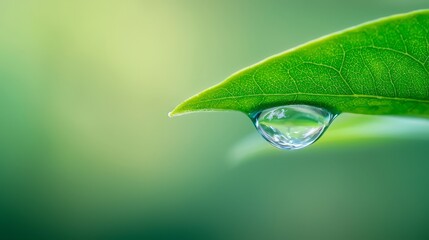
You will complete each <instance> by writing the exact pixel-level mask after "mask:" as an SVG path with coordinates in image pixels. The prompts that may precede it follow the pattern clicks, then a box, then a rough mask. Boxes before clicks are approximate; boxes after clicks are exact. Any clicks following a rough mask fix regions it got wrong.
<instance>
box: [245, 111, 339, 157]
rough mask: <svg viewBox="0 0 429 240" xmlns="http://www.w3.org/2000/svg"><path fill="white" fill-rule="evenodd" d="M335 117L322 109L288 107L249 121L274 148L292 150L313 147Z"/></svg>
mask: <svg viewBox="0 0 429 240" xmlns="http://www.w3.org/2000/svg"><path fill="white" fill-rule="evenodd" d="M335 117H336V115H335V114H332V113H331V112H329V111H327V110H326V109H323V108H319V107H314V106H308V105H287V106H280V107H274V108H270V109H266V110H263V111H260V112H258V113H256V114H254V117H253V118H252V120H253V123H254V124H255V127H256V129H257V130H258V132H259V133H260V134H261V135H262V137H264V138H265V140H267V141H268V142H269V143H271V144H272V145H273V146H275V147H277V148H280V149H287V150H293V149H300V148H304V147H307V146H308V145H310V144H312V143H314V142H315V141H316V140H317V139H318V138H319V137H320V136H322V134H323V132H324V131H325V130H326V129H327V128H328V127H329V125H330V123H331V122H332V120H333V119H334V118H335Z"/></svg>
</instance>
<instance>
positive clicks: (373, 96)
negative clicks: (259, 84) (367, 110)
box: [199, 93, 429, 103]
mask: <svg viewBox="0 0 429 240" xmlns="http://www.w3.org/2000/svg"><path fill="white" fill-rule="evenodd" d="M298 95H301V96H319V97H340V98H344V97H355V98H368V99H379V100H394V101H405V102H420V103H429V99H428V100H424V99H413V98H399V97H386V96H376V95H365V94H349V95H347V94H324V93H272V94H271V93H265V94H261V93H258V94H247V95H241V96H229V97H221V98H214V99H207V100H200V101H199V102H216V101H220V100H225V99H238V98H247V97H249V98H251V97H272V96H279V97H289V96H298Z"/></svg>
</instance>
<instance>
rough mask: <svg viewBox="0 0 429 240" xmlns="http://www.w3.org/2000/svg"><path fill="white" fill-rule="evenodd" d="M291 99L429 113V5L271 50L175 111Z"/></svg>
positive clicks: (252, 108)
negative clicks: (275, 51)
mask: <svg viewBox="0 0 429 240" xmlns="http://www.w3.org/2000/svg"><path fill="white" fill-rule="evenodd" d="M289 104H308V105H313V106H319V107H324V108H327V109H329V110H331V111H333V112H335V113H341V112H349V113H361V114H380V115H381V114H390V115H410V116H421V117H429V10H420V11H415V12H411V13H407V14H401V15H394V16H391V17H387V18H383V19H379V20H376V21H373V22H369V23H366V24H363V25H359V26H357V27H353V28H350V29H347V30H344V31H342V32H338V33H334V34H331V35H328V36H326V37H322V38H319V39H317V40H314V41H312V42H309V43H307V44H304V45H301V46H299V47H296V48H293V49H290V50H288V51H286V52H283V53H281V54H278V55H275V56H272V57H270V58H267V59H265V60H263V61H261V62H259V63H257V64H255V65H253V66H250V67H248V68H246V69H243V70H241V71H239V72H237V73H235V74H233V75H232V76H230V77H229V78H227V79H226V80H225V81H223V82H222V83H220V84H218V85H216V86H213V87H211V88H209V89H207V90H205V91H203V92H201V93H199V94H197V95H195V96H193V97H191V98H189V99H188V100H186V101H184V102H183V103H181V104H180V105H179V106H177V107H176V108H175V109H174V110H173V111H172V112H171V113H170V114H169V115H170V116H175V115H181V114H184V113H188V112H195V111H214V110H235V111H241V112H243V113H245V114H251V113H253V112H256V111H259V110H261V109H266V108H270V107H274V106H280V105H289Z"/></svg>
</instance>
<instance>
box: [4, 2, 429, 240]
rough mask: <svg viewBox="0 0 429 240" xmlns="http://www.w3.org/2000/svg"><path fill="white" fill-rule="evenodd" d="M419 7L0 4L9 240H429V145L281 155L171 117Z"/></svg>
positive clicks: (380, 141)
mask: <svg viewBox="0 0 429 240" xmlns="http://www.w3.org/2000/svg"><path fill="white" fill-rule="evenodd" d="M421 8H429V2H428V1H426V0H421V1H419V0H407V1H402V0H360V1H340V0H326V1H316V0H314V1H304V0H300V1H298V0H285V1H224V0H217V1H182V0H177V1H165V0H160V1H148V0H143V1H142V0H93V1H87V0H73V1H56V0H51V1H49V0H40V1H37V0H34V1H32V0H1V1H0V239H207V240H209V239H225V240H226V239H428V238H429V174H428V172H429V158H428V157H427V156H428V153H429V151H428V148H427V146H428V143H429V140H428V139H429V137H422V136H421V135H419V137H413V135H412V134H408V135H407V136H402V135H401V136H395V137H392V136H391V134H386V135H384V134H379V135H377V134H376V135H373V136H367V137H365V136H359V137H356V138H354V137H353V134H352V133H350V134H351V135H350V134H346V135H345V134H343V137H347V139H348V140H347V141H346V140H342V138H338V139H337V140H335V141H328V140H326V141H325V140H324V139H321V141H320V142H318V143H316V144H315V145H313V146H311V147H309V148H306V149H303V150H300V151H294V152H283V151H280V150H276V149H274V148H271V147H270V146H268V143H265V142H263V141H262V140H261V139H260V138H258V137H257V136H256V137H254V136H252V134H255V130H254V127H253V126H252V124H251V122H250V121H249V120H248V119H247V117H246V116H244V115H243V114H240V113H236V112H218V113H201V114H191V115H186V116H182V117H178V118H173V119H170V118H168V117H167V113H168V112H169V111H170V110H172V109H173V108H174V107H175V105H177V104H178V103H180V102H181V101H182V100H184V99H186V98H187V97H189V96H191V95H193V94H195V93H197V92H199V91H201V90H203V89H205V88H207V87H209V86H211V85H214V84H216V83H218V82H220V81H221V80H223V79H224V78H226V77H227V76H229V75H230V74H232V73H233V72H235V71H237V70H239V69H241V68H243V67H246V66H248V65H250V64H253V63H255V62H258V61H260V60H262V59H263V58H265V57H268V56H270V55H273V54H276V53H278V52H281V51H284V50H286V49H288V48H291V47H294V46H296V45H298V44H302V43H304V42H306V41H309V40H312V39H314V38H316V37H320V36H322V35H325V34H329V33H331V32H334V31H338V30H341V29H344V28H347V27H350V26H353V25H356V24H360V23H362V22H365V21H368V20H373V19H376V18H379V17H383V16H387V15H391V14H395V13H402V12H407V11H411V10H416V9H421ZM352 118H353V117H352ZM381 121H383V120H381ZM404 127H406V126H404V124H396V125H395V124H393V125H391V127H390V128H389V129H388V130H387V132H392V133H395V132H396V131H402V132H403V129H404ZM426 129H427V125H426ZM334 130H335V126H333V129H332V132H334ZM330 132H331V130H328V132H327V133H326V139H329V134H330ZM355 133H356V132H355ZM393 135H394V134H393ZM410 135H411V136H410ZM249 136H250V138H249ZM426 136H429V134H428V135H426ZM249 139H251V140H249ZM255 141H256V142H255ZM324 141H325V142H324ZM260 146H263V147H260ZM266 146H268V147H266ZM259 148H260V149H263V150H257V149H259ZM255 149H256V150H255Z"/></svg>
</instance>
